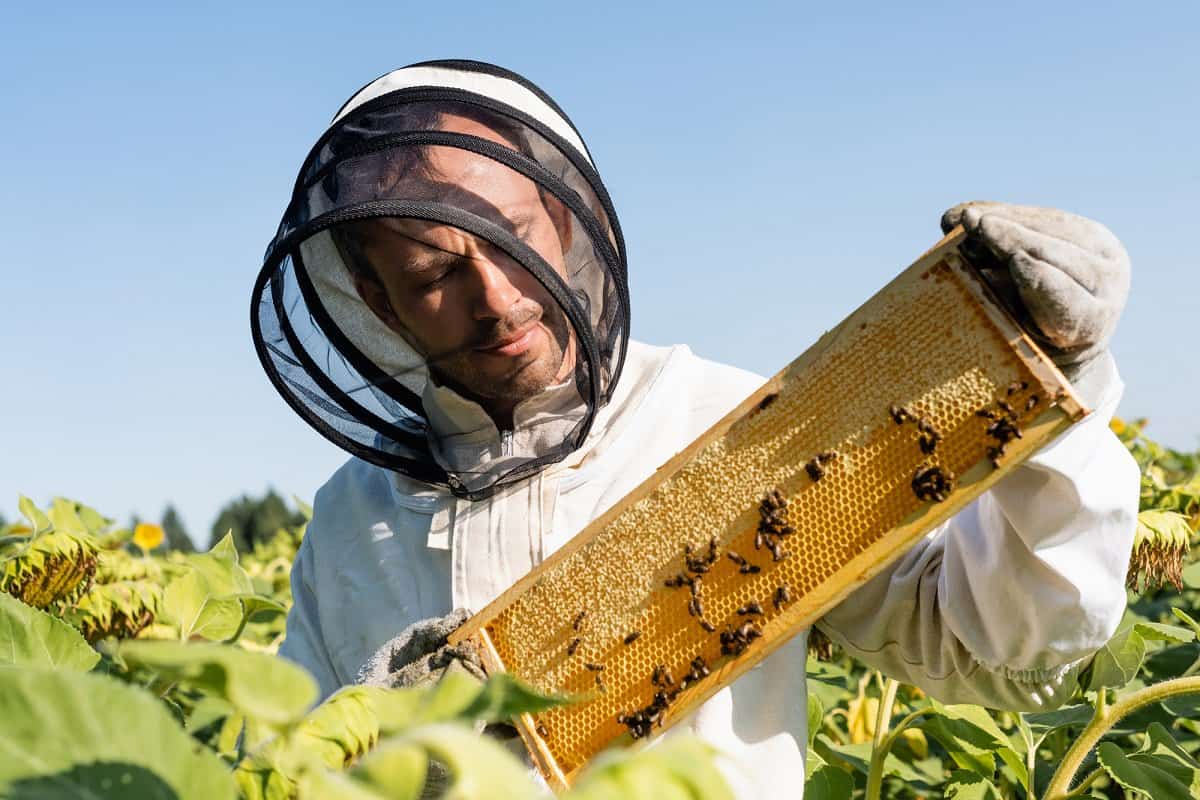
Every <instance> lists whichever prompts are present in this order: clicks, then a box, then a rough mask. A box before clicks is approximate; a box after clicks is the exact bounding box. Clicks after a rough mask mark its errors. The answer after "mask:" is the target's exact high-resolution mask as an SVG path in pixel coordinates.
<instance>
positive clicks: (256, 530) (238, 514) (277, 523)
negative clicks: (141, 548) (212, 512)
mask: <svg viewBox="0 0 1200 800" xmlns="http://www.w3.org/2000/svg"><path fill="white" fill-rule="evenodd" d="M303 523H304V514H303V512H301V511H293V510H292V509H290V508H288V507H287V503H285V502H284V500H283V498H282V497H280V496H279V495H278V494H276V493H275V490H274V489H270V490H268V491H267V493H266V494H265V495H263V496H262V497H261V498H256V497H251V496H250V495H245V494H244V495H242V496H241V497H239V498H237V499H236V500H231V501H229V502H228V503H226V504H225V505H224V507H222V508H221V510H220V511H219V512H217V519H216V522H214V523H213V525H212V532H211V538H210V539H209V543H208V546H209V547H212V546H214V545H216V544H217V542H219V541H221V539H223V538H224V537H225V536H226V534H228V535H230V536H232V537H233V546H234V547H235V548H237V551H238V552H239V553H251V552H253V551H254V548H255V546H256V545H258V544H260V543H264V542H267V541H270V539H271V538H272V537H273V536H274V535H275V532H276V531H277V530H279V529H280V528H294V527H296V526H297V525H301V524H303ZM164 527H165V526H164Z"/></svg>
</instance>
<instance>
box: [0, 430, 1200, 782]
mask: <svg viewBox="0 0 1200 800" xmlns="http://www.w3.org/2000/svg"><path fill="white" fill-rule="evenodd" d="M1143 427H1144V424H1143V423H1141V422H1130V423H1126V422H1122V421H1120V420H1114V422H1113V429H1114V431H1116V433H1117V434H1118V436H1120V437H1121V439H1122V441H1124V442H1125V444H1126V446H1127V447H1128V448H1129V450H1130V452H1131V453H1132V454H1133V456H1134V458H1135V459H1136V460H1137V462H1138V465H1139V466H1140V467H1141V472H1142V479H1141V480H1142V485H1141V513H1140V514H1139V525H1138V532H1137V538H1136V542H1135V544H1134V550H1133V552H1132V553H1131V554H1130V571H1129V579H1128V600H1129V602H1128V608H1127V612H1126V618H1125V620H1124V621H1123V623H1122V625H1121V627H1120V630H1119V631H1118V632H1117V634H1116V635H1115V636H1114V637H1113V638H1112V640H1110V642H1109V643H1108V645H1107V646H1105V647H1104V648H1103V649H1102V650H1101V651H1100V652H1099V653H1098V654H1097V655H1096V657H1095V658H1094V659H1093V660H1092V662H1091V664H1090V665H1089V666H1088V667H1087V668H1086V669H1085V670H1083V671H1082V672H1081V673H1080V675H1079V678H1078V686H1077V688H1076V690H1075V693H1074V695H1073V696H1072V697H1071V699H1070V700H1068V702H1067V703H1066V704H1065V705H1063V706H1062V707H1060V708H1057V709H1053V710H1047V711H1045V712H1042V713H1016V712H1011V711H1005V710H991V709H984V708H982V707H979V706H970V705H943V704H941V703H939V702H938V701H937V700H936V699H934V698H932V697H928V696H926V695H925V694H924V693H923V692H921V691H920V690H918V689H916V688H914V687H910V686H905V685H902V684H899V683H898V682H896V681H894V680H891V679H889V678H888V677H887V676H885V675H882V674H880V673H878V672H874V671H872V670H870V669H868V668H866V667H864V666H863V665H861V664H859V663H857V662H855V661H853V660H852V659H850V658H849V657H847V656H845V655H842V654H840V653H839V652H837V650H836V648H830V646H829V645H828V643H827V642H820V641H819V640H820V637H814V638H815V639H816V640H817V641H816V642H815V643H814V652H813V654H811V655H810V657H809V662H808V677H809V689H810V692H809V721H810V724H809V729H810V730H809V740H810V741H809V756H808V776H809V777H808V783H807V785H806V787H805V793H804V796H805V797H806V798H808V800H849V799H850V798H867V800H875V799H876V798H884V797H887V798H926V797H929V798H934V797H946V798H958V800H968V799H971V800H973V799H975V798H1022V799H1024V798H1029V799H1032V798H1039V799H1040V800H1063V798H1076V797H1090V798H1144V797H1151V798H1154V799H1155V800H1160V799H1161V800H1174V798H1187V797H1200V640H1198V638H1197V637H1198V636H1200V622H1197V620H1200V560H1197V559H1196V558H1194V557H1193V556H1192V555H1191V553H1193V552H1195V550H1194V547H1193V545H1195V544H1196V539H1197V537H1198V536H1200V534H1198V533H1197V531H1198V529H1200V453H1184V452H1179V451H1176V450H1172V449H1170V448H1167V447H1163V446H1161V445H1159V444H1157V443H1156V442H1154V441H1152V440H1150V439H1149V438H1147V437H1146V436H1145V435H1144V433H1143ZM274 505H278V506H279V508H274ZM274 505H273V506H272V513H271V514H265V513H259V514H257V515H256V514H253V513H250V511H248V510H247V509H249V503H248V501H243V502H242V503H241V505H238V504H235V505H234V506H231V508H230V509H227V510H226V511H227V513H226V515H225V517H226V519H225V521H226V522H227V523H230V527H234V528H236V530H234V531H233V532H232V533H230V532H229V531H228V530H227V531H225V532H224V533H220V535H214V537H213V544H212V547H211V548H210V549H209V550H208V551H207V552H188V551H187V550H188V548H186V547H180V546H179V534H178V533H174V535H171V536H168V535H167V533H166V532H164V530H163V529H162V528H160V527H159V526H154V525H145V524H137V525H135V526H133V527H134V529H133V530H130V529H127V528H123V527H121V526H119V525H117V524H116V523H115V522H114V521H113V520H111V519H108V518H106V517H104V516H103V515H102V514H100V513H98V512H97V511H95V510H93V509H91V508H89V507H87V506H86V505H83V504H81V503H78V502H75V501H72V500H68V499H65V498H56V499H55V500H54V501H53V502H52V503H51V504H50V505H49V507H47V508H40V507H38V506H37V505H35V504H34V503H33V502H31V501H30V500H28V499H27V498H21V501H20V511H21V514H22V519H20V520H17V521H15V522H9V523H7V524H4V523H3V522H0V797H3V798H18V799H21V798H44V797H60V798H77V797H78V798H84V797H86V798H163V800H170V799H172V798H173V799H175V800H183V799H184V798H193V797H195V798H206V799H211V800H223V799H224V798H231V799H232V798H246V799H247V800H282V799H283V798H301V800H305V799H307V798H322V799H325V798H328V799H330V800H338V799H339V798H348V799H352V800H360V799H361V800H380V799H381V798H418V797H433V796H445V797H451V798H493V797H494V798H520V797H536V796H540V795H541V794H542V793H544V791H545V790H544V789H542V788H540V787H539V786H538V785H537V783H536V782H535V781H534V779H533V778H532V777H531V775H530V772H529V770H528V769H527V768H526V767H525V765H524V764H522V763H521V761H520V760H519V759H517V758H516V757H515V756H514V755H513V754H512V752H511V750H510V749H508V748H506V747H505V746H503V745H502V744H500V743H499V742H498V740H497V739H495V738H494V737H492V736H489V735H487V734H486V732H485V729H486V726H488V725H495V724H502V723H503V722H505V721H506V720H510V719H511V718H512V717H513V716H514V715H517V714H520V713H524V712H536V711H538V710H542V709H545V708H549V707H552V706H553V705H555V704H558V703H562V702H568V701H567V700H565V699H563V698H559V697H553V696H546V695H543V694H539V693H538V692H535V691H533V690H531V689H530V688H529V687H526V686H524V685H522V684H521V683H520V682H518V681H516V680H513V679H511V678H509V677H508V676H503V675H501V676H495V677H493V678H491V679H490V680H488V681H487V682H486V683H480V682H479V681H477V680H475V679H474V678H472V677H470V676H469V675H467V674H466V673H465V672H453V671H452V672H449V673H448V674H447V675H446V676H445V677H444V678H443V679H442V680H441V681H440V682H439V683H437V684H434V685H432V686H426V687H421V688H416V689H381V688H376V687H366V686H352V687H346V688H344V689H342V690H341V691H339V692H338V693H336V694H334V695H333V696H332V697H330V698H328V699H326V700H325V701H324V702H322V703H320V704H316V702H315V701H316V698H317V687H316V684H315V682H314V681H313V679H312V677H311V676H309V675H308V674H307V673H306V672H305V671H304V670H303V669H301V668H300V667H298V666H296V665H294V664H292V663H291V662H288V661H286V660H284V659H282V658H280V657H278V656H277V655H276V652H277V650H278V648H279V645H280V643H281V641H282V639H283V634H284V622H285V618H286V614H287V610H288V608H290V606H291V594H290V590H289V584H288V577H289V571H290V568H291V563H292V559H293V558H294V557H295V553H296V549H297V547H298V546H299V544H300V541H301V539H302V537H303V536H304V528H305V524H306V519H307V517H309V516H310V515H311V510H310V509H308V508H307V507H306V506H304V505H303V504H301V511H300V512H299V513H297V512H289V511H287V510H286V508H284V507H283V505H282V502H280V503H278V504H274ZM242 506H245V508H243V507H242ZM241 512H245V513H241ZM266 522H270V523H271V524H277V527H275V528H274V529H273V530H270V529H268V528H265V527H264V525H265V524H266ZM234 523H236V525H235V524H234ZM818 654H819V656H820V657H818ZM715 756H716V754H715V753H714V752H713V751H712V749H711V748H710V747H709V746H708V745H706V744H704V743H703V742H701V741H698V740H696V739H694V738H688V737H670V738H668V739H667V740H665V741H663V742H661V743H657V744H655V746H652V747H646V746H645V745H644V744H643V745H637V746H629V747H615V748H612V749H610V750H609V751H606V752H605V753H603V754H601V756H599V757H598V758H596V759H595V760H594V762H593V763H592V764H591V765H590V766H589V768H588V769H587V771H586V772H585V773H584V775H583V776H582V777H581V778H580V779H579V781H578V782H577V783H576V785H575V786H574V787H573V788H572V789H571V791H570V792H568V793H567V794H566V795H564V796H568V797H571V798H576V799H577V800H578V799H580V798H587V800H592V799H593V798H595V799H597V800H599V799H602V798H605V799H606V798H681V799H682V798H728V797H731V794H730V791H729V789H728V787H727V785H726V784H725V782H724V780H723V779H722V777H721V774H720V772H719V771H718V770H717V767H716V760H715Z"/></svg>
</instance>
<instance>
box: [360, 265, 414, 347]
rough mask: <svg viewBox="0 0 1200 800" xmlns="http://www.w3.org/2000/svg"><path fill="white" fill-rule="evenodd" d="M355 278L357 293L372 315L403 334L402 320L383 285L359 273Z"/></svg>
mask: <svg viewBox="0 0 1200 800" xmlns="http://www.w3.org/2000/svg"><path fill="white" fill-rule="evenodd" d="M353 278H354V289H355V291H357V292H358V296H359V297H361V298H362V301H363V302H364V303H366V304H367V308H369V309H371V313H372V314H374V315H375V316H377V317H379V319H380V321H381V322H383V324H384V325H387V326H388V327H389V328H391V329H392V330H394V331H396V332H397V333H402V332H403V330H402V328H401V326H400V319H399V318H398V317H397V316H396V312H395V311H393V310H392V301H391V300H390V299H389V298H388V295H387V290H386V289H384V288H383V285H382V284H380V283H379V281H377V280H375V279H374V278H371V277H367V276H364V275H360V274H358V273H357V272H356V273H354V275H353Z"/></svg>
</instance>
